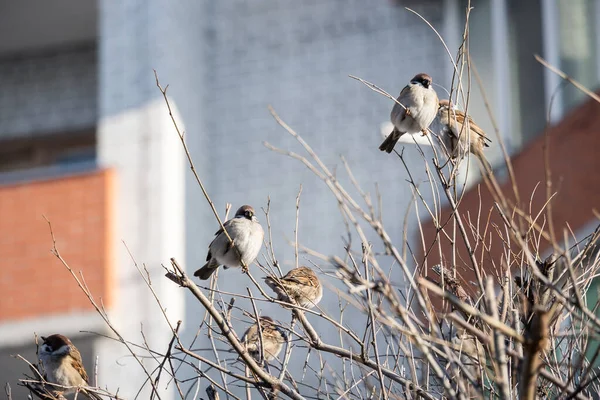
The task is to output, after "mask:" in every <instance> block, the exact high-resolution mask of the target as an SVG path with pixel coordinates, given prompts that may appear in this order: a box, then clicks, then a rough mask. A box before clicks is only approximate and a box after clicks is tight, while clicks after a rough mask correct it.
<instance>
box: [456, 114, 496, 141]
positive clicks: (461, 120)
mask: <svg viewBox="0 0 600 400" xmlns="http://www.w3.org/2000/svg"><path fill="white" fill-rule="evenodd" d="M467 118H468V120H469V129H471V130H472V131H473V132H475V133H476V134H477V135H479V137H480V138H482V139H483V140H485V141H488V142H490V143H491V142H492V141H491V140H490V139H488V137H487V136H486V135H485V132H484V131H483V129H481V128H480V127H479V125H477V124H476V123H475V121H473V118H471V116H468V117H467ZM456 121H457V122H458V123H459V124H461V125H464V123H465V113H463V112H462V111H458V110H457V111H456ZM485 145H486V146H487V144H485Z"/></svg>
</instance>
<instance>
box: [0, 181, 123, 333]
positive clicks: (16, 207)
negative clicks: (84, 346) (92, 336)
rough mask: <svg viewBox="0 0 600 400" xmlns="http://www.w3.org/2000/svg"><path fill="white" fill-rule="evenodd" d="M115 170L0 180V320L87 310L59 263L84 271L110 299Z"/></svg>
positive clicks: (95, 292)
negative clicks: (10, 182)
mask: <svg viewBox="0 0 600 400" xmlns="http://www.w3.org/2000/svg"><path fill="white" fill-rule="evenodd" d="M113 188H114V173H113V171H111V170H102V171H94V172H91V173H86V174H81V175H76V176H68V177H62V178H58V179H51V180H44V181H39V182H27V183H23V184H15V185H8V186H0V232H1V234H0V254H1V257H0V270H1V271H2V273H1V274H0V293H2V301H0V321H2V322H9V321H11V320H21V319H24V318H28V317H36V316H42V315H49V314H64V313H69V312H73V311H88V310H92V309H93V308H92V306H91V304H90V303H89V301H88V299H87V298H86V297H85V295H84V294H83V293H82V291H81V290H80V289H79V287H78V286H77V284H76V282H75V281H74V280H73V278H72V276H71V275H70V273H69V272H68V271H67V270H66V268H65V267H64V266H63V265H62V263H61V262H60V261H59V260H58V259H57V258H56V257H55V256H54V255H52V254H51V253H50V250H51V249H52V239H51V236H50V231H49V229H48V224H47V222H46V220H45V219H44V217H43V216H46V217H47V218H48V219H49V220H50V222H51V223H52V228H53V230H54V235H55V237H56V246H57V248H58V250H59V251H60V253H61V255H62V256H63V258H64V259H65V260H66V261H67V262H68V263H69V266H70V267H72V268H73V270H75V271H77V272H78V271H80V270H81V271H82V272H83V275H84V277H85V281H86V282H87V284H88V287H89V289H90V290H91V292H92V293H93V295H94V296H95V297H96V298H97V299H98V298H100V297H101V298H102V300H103V302H104V305H105V306H107V307H110V306H111V304H113V302H114V299H113V295H112V293H111V290H110V287H111V282H112V278H113V274H112V271H113V265H111V264H112V249H111V234H112V229H113V210H112V207H113V204H114V193H113V191H114V189H113Z"/></svg>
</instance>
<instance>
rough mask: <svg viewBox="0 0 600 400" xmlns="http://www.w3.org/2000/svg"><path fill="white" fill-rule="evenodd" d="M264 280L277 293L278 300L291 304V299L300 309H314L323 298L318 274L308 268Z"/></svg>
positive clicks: (304, 267) (297, 269)
mask: <svg viewBox="0 0 600 400" xmlns="http://www.w3.org/2000/svg"><path fill="white" fill-rule="evenodd" d="M264 280H265V283H266V284H267V285H268V286H269V287H270V288H271V289H273V291H274V292H275V293H277V297H278V300H281V301H288V302H289V301H290V298H291V299H292V300H293V301H294V302H295V303H296V304H298V305H299V306H300V307H304V308H313V307H314V306H316V305H317V304H318V303H319V301H321V297H323V287H322V286H321V282H319V278H317V274H315V272H314V271H313V270H312V269H310V268H308V267H306V266H301V267H298V268H294V269H292V270H291V271H289V272H288V273H287V274H285V276H284V277H282V278H275V277H270V276H267V277H266V278H264Z"/></svg>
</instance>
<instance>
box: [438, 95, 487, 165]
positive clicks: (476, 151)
mask: <svg viewBox="0 0 600 400" xmlns="http://www.w3.org/2000/svg"><path fill="white" fill-rule="evenodd" d="M465 119H466V120H468V129H467V123H465ZM437 120H438V121H439V124H440V125H441V132H440V134H441V137H442V140H443V141H444V144H445V145H446V147H447V148H448V150H449V152H450V155H451V157H452V158H454V159H457V158H460V157H464V155H465V154H466V152H467V151H469V152H471V154H473V155H474V156H476V157H477V158H478V159H479V160H480V161H481V163H482V164H483V166H484V168H485V169H486V170H488V171H492V166H491V165H490V163H489V162H488V160H487V159H486V158H485V155H484V154H483V148H484V147H489V145H488V144H487V142H491V141H490V140H489V139H488V138H487V136H486V135H485V132H484V131H483V129H481V128H480V127H479V126H478V125H477V124H476V123H475V122H474V121H473V119H472V118H471V117H470V116H468V115H465V113H464V112H462V111H460V110H458V109H456V108H455V107H453V105H452V104H451V103H450V102H449V101H448V100H446V99H442V100H440V103H439V110H438V114H437Z"/></svg>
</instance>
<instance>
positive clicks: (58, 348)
mask: <svg viewBox="0 0 600 400" xmlns="http://www.w3.org/2000/svg"><path fill="white" fill-rule="evenodd" d="M42 340H43V343H42V346H41V348H40V360H41V361H42V367H43V370H44V371H43V372H44V374H43V375H44V379H45V380H46V381H47V382H49V383H53V384H56V385H60V386H69V388H65V389H62V388H55V391H57V392H61V393H74V392H76V391H77V390H79V389H81V388H82V387H86V386H88V375H87V373H86V372H85V368H83V362H82V360H81V354H80V353H79V350H77V347H75V346H74V345H73V343H72V342H71V340H70V339H69V338H68V337H66V336H64V335H59V334H54V335H50V336H48V337H43V336H42ZM82 391H83V392H84V393H85V394H86V395H87V396H88V397H90V398H92V399H100V397H99V396H98V395H96V394H94V393H90V392H88V391H85V390H82Z"/></svg>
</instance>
